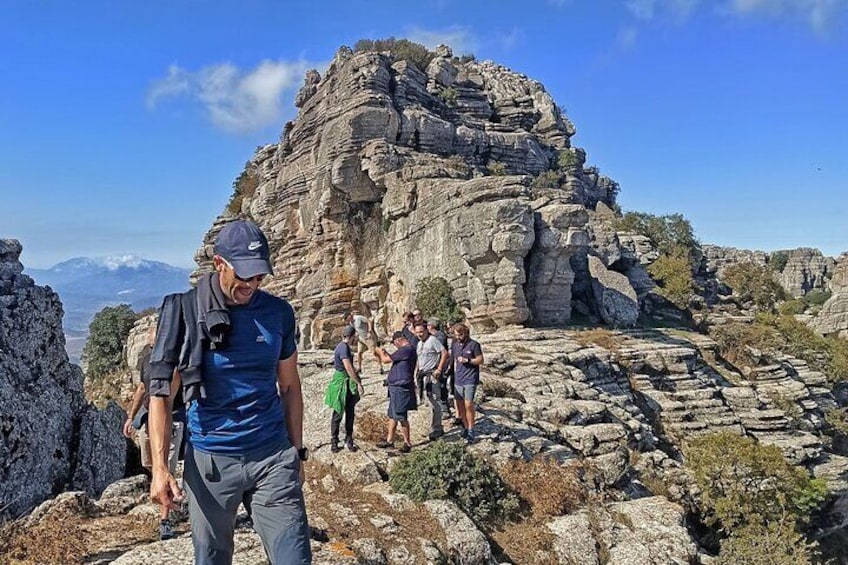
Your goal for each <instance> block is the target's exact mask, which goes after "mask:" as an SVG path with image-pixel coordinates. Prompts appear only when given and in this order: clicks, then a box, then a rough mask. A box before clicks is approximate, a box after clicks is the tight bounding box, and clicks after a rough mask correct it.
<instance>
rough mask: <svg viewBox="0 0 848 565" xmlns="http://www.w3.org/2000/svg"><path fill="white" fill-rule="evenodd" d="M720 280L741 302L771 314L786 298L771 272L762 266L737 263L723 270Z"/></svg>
mask: <svg viewBox="0 0 848 565" xmlns="http://www.w3.org/2000/svg"><path fill="white" fill-rule="evenodd" d="M722 279H723V280H724V282H726V283H727V284H728V286H730V288H732V289H733V293H734V294H736V295H738V296H739V299H740V300H741V301H742V302H753V303H754V305H755V306H756V307H757V308H759V309H760V310H765V311H768V312H772V311H774V308H775V306H776V305H777V303H778V302H779V301H781V300H786V298H787V296H786V291H785V290H784V289H783V287H782V286H780V283H778V282H777V281H776V280H775V278H774V276H773V273H772V270H771V269H769V268H768V267H766V266H764V265H757V264H755V263H751V262H745V263H737V264H735V265H731V266H730V267H728V268H727V269H725V271H724V274H723V275H722Z"/></svg>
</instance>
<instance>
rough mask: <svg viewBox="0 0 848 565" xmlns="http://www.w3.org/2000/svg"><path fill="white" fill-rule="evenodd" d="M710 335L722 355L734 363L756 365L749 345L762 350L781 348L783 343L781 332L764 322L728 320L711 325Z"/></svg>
mask: <svg viewBox="0 0 848 565" xmlns="http://www.w3.org/2000/svg"><path fill="white" fill-rule="evenodd" d="M710 337H711V338H713V339H714V340H715V342H716V344H718V349H719V353H721V356H722V357H724V358H725V359H727V360H728V361H730V362H732V363H742V364H747V365H755V364H756V362H757V360H756V359H753V358H752V357H751V355H750V352H749V351H748V348H749V347H752V348H754V349H758V350H760V351H769V350H779V349H780V347H781V345H782V344H783V339H782V338H781V336H780V334H779V333H778V332H777V331H776V330H775V329H774V328H772V327H769V326H765V325H763V324H747V323H745V322H728V323H723V324H720V325H716V326H711V327H710Z"/></svg>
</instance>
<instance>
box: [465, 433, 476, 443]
mask: <svg viewBox="0 0 848 565" xmlns="http://www.w3.org/2000/svg"><path fill="white" fill-rule="evenodd" d="M475 441H477V437H476V436H475V435H474V432H472V431H471V430H465V443H467V444H468V445H471V444H472V443H474V442H475Z"/></svg>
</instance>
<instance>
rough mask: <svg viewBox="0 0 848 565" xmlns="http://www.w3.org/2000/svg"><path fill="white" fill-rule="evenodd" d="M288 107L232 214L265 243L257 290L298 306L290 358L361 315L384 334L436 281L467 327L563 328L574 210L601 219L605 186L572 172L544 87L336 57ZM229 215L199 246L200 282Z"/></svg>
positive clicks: (580, 168)
mask: <svg viewBox="0 0 848 565" xmlns="http://www.w3.org/2000/svg"><path fill="white" fill-rule="evenodd" d="M297 105H298V106H299V108H300V112H299V114H298V116H297V118H296V119H295V120H294V121H293V122H291V123H289V124H287V125H286V127H285V129H284V131H283V135H282V138H281V141H280V142H279V143H277V144H272V145H267V146H264V147H262V148H260V149H259V150H258V151H257V152H256V154H255V155H254V157H253V159H251V161H250V162H249V163H248V166H247V168H246V170H245V172H244V176H245V178H250V179H252V181H253V184H252V185H251V186H255V189H251V190H244V191H242V192H237V194H236V197H237V199H236V202H238V203H240V209H239V210H238V212H239V213H240V214H241V215H243V216H247V217H250V218H252V219H253V220H255V221H256V222H257V223H258V224H259V225H260V226H261V227H262V228H263V229H264V230H265V232H266V233H267V234H268V236H269V239H270V241H271V247H272V250H273V255H274V257H273V261H274V269H275V276H274V277H273V278H272V279H271V280H270V281H269V282H268V283H267V287H268V289H269V290H270V291H272V292H275V293H277V294H280V295H283V296H286V297H288V298H289V299H290V300H291V301H292V302H293V304H294V305H295V308H296V310H297V311H298V315H299V320H300V322H299V323H300V326H301V334H302V336H303V338H302V339H303V343H302V345H305V346H313V345H329V344H330V343H332V342H333V340H334V339H335V337H334V335H335V334H334V332H337V331H338V328H339V326H340V324H341V322H340V320H339V315H340V314H341V313H342V312H343V311H344V310H348V309H350V308H351V307H353V308H357V307H359V306H360V305H364V306H365V307H366V308H367V310H369V311H371V312H373V313H375V314H376V315H377V317H378V325H381V326H384V327H389V326H392V325H393V324H394V323H395V322H396V320H397V316H398V314H399V313H400V312H401V311H403V310H404V309H407V308H409V307H410V306H411V303H412V300H413V294H414V291H415V286H416V284H417V282H418V281H419V280H420V279H421V278H422V277H425V276H441V277H444V278H445V279H446V280H447V281H448V282H449V283H450V285H451V287H452V288H453V291H454V295H455V297H456V298H457V300H458V302H459V304H460V306H461V307H462V308H463V309H464V310H465V312H466V313H467V318H468V320H469V321H470V322H471V323H472V324H473V325H474V326H475V327H477V328H479V329H487V330H493V329H495V328H497V327H502V326H505V325H510V324H520V323H531V324H537V325H551V324H562V323H564V322H567V321H568V320H569V318H570V310H571V298H572V293H571V289H572V284H573V281H574V272H573V269H572V267H571V262H570V258H571V257H572V256H575V255H581V254H582V255H583V256H585V255H586V254H587V252H588V244H589V241H588V239H587V237H586V224H587V221H588V216H587V211H589V210H594V209H595V208H596V207H597V206H602V205H603V206H613V205H614V203H615V196H616V193H617V191H618V186H617V185H616V184H615V183H614V182H613V181H611V180H610V179H607V178H606V177H603V176H602V175H600V174H599V173H598V171H597V169H595V168H592V167H586V166H585V159H586V156H585V153H584V152H583V151H582V150H581V149H578V148H575V147H572V146H571V144H570V141H569V140H570V138H571V136H572V135H573V134H574V132H575V130H574V127H573V126H572V124H571V123H570V122H569V121H568V119H567V118H566V117H565V116H563V115H562V113H561V112H560V110H559V109H558V107H557V106H556V104H555V103H554V101H553V100H552V99H551V97H550V95H549V94H548V93H547V92H546V91H545V89H544V87H543V86H542V85H541V84H539V83H538V82H536V81H534V80H531V79H529V78H527V77H526V76H524V75H519V74H517V73H514V72H512V71H510V70H508V69H506V68H504V67H502V66H500V65H497V64H494V63H492V62H488V61H487V62H476V61H469V62H461V61H460V60H459V59H456V58H454V57H452V55H451V53H450V50H449V49H446V48H445V49H441V50H439V51H438V52H437V53H436V56H435V57H434V58H433V60H432V62H431V63H430V64H429V66H428V67H427V68H426V69H422V68H418V67H416V66H415V65H414V64H412V63H410V62H408V61H405V60H396V59H394V58H393V56H392V55H391V53H375V52H357V53H354V52H352V51H351V50H350V49H347V48H342V49H340V50H339V51H338V53H337V54H336V56H335V58H334V59H333V61H332V63H331V64H330V66H329V68H328V69H327V71H326V73H325V74H324V76H320V75H319V74H318V73H317V72H314V71H310V72H309V73H308V74H307V77H306V80H305V85H304V87H303V89H302V90H301V92H300V93H299V94H298V97H297ZM557 167H558V168H557ZM554 169H556V171H554ZM542 173H545V174H547V175H549V176H550V175H553V176H554V177H556V178H557V179H558V180H557V181H556V182H540V181H538V179H536V177H538V176H539V175H541V174H542ZM545 178H548V177H545ZM232 217H233V216H232V215H231V212H229V211H228V212H225V213H224V214H223V215H222V216H221V217H219V218H218V220H216V222H215V224H214V225H213V226H212V229H211V230H210V232H209V233H208V234H207V235H206V238H205V240H204V245H203V247H201V249H200V250H199V251H198V253H197V255H196V259H197V261H198V264H199V265H200V268H201V270H203V269H206V268H208V266H209V260H210V258H211V255H212V242H213V241H214V237H215V235H216V234H217V232H218V230H219V229H220V227H221V226H222V225H223V224H224V223H226V222H227V221H229V220H230V219H232Z"/></svg>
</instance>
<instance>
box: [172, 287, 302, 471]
mask: <svg viewBox="0 0 848 565" xmlns="http://www.w3.org/2000/svg"><path fill="white" fill-rule="evenodd" d="M228 308H229V312H230V326H231V327H230V332H229V334H228V335H227V346H226V348H224V349H219V350H215V351H210V350H205V351H204V352H203V366H202V370H203V385H204V388H205V389H206V398H201V399H199V400H197V401H196V402H192V403H191V405H190V406H189V410H188V429H189V432H190V441H191V444H192V446H194V448H195V449H198V450H200V451H205V452H208V453H221V454H226V455H244V454H247V453H250V452H253V451H255V450H257V449H259V448H266V449H270V446H271V445H274V444H277V445H278V447H279V449H286V448H288V447H290V446H291V440H290V439H289V434H288V429H287V428H286V417H285V412H284V408H283V403H282V402H281V400H280V396H279V393H278V392H277V362H278V361H279V360H284V359H288V358H289V357H291V356H292V355H294V353H295V351H296V349H297V346H296V343H295V320H294V310H293V309H292V307H291V305H290V304H289V303H288V302H286V301H285V300H283V299H281V298H277V297H276V296H272V295H270V294H268V293H266V292H264V291H259V292H257V293H256V295H255V296H254V297H253V299H252V300H251V301H250V303H249V304H247V305H244V306H229V307H228Z"/></svg>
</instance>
